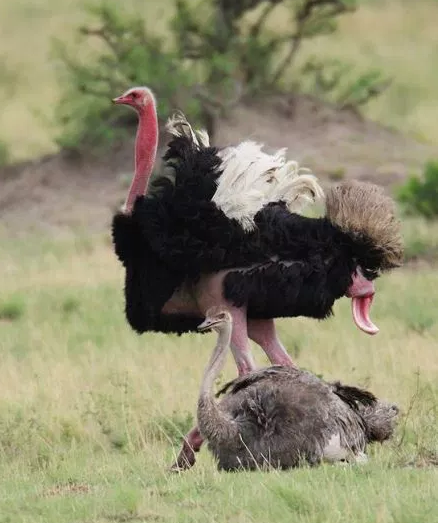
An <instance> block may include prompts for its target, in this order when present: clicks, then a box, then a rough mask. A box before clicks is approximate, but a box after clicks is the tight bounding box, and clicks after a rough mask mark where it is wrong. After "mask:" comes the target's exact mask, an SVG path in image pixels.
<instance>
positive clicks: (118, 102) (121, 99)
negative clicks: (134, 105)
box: [111, 95, 126, 105]
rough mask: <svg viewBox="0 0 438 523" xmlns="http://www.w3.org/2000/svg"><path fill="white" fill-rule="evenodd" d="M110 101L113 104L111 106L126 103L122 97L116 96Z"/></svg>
mask: <svg viewBox="0 0 438 523" xmlns="http://www.w3.org/2000/svg"><path fill="white" fill-rule="evenodd" d="M111 101H112V102H113V104H118V105H120V104H124V103H125V102H126V100H125V98H124V96H123V95H122V96H118V97H117V98H113V99H112V100H111Z"/></svg>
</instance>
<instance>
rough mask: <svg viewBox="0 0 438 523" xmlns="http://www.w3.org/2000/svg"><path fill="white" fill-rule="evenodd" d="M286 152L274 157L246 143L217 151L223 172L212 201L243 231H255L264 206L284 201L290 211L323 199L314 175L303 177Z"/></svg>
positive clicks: (260, 148) (283, 150)
mask: <svg viewBox="0 0 438 523" xmlns="http://www.w3.org/2000/svg"><path fill="white" fill-rule="evenodd" d="M285 154H286V150H285V149H280V150H278V151H276V152H275V153H273V154H267V153H265V152H263V151H262V145H261V144H259V143H255V142H252V141H245V142H242V143H240V144H239V145H237V146H235V147H227V148H225V149H223V150H222V151H220V152H219V155H220V157H221V160H222V168H223V172H222V174H221V176H220V177H219V180H218V188H217V190H216V193H215V195H214V197H213V199H212V200H213V202H214V203H215V205H216V206H217V207H219V209H221V210H222V211H223V212H224V213H225V214H226V215H227V217H228V218H232V219H235V220H237V221H238V222H239V223H240V225H241V226H242V228H243V229H244V230H246V231H250V230H251V229H255V227H256V226H255V223H254V217H255V215H256V214H257V213H258V212H259V211H260V210H261V209H262V208H263V207H264V206H265V205H267V204H269V203H274V202H279V201H283V202H286V204H287V206H288V208H289V210H290V211H291V212H299V211H301V210H302V209H303V207H304V206H305V205H306V204H307V203H309V202H313V201H315V200H316V199H318V198H321V197H322V196H323V191H322V189H321V187H320V185H319V183H318V180H317V179H316V177H315V176H313V175H312V174H310V173H308V171H306V174H302V173H303V172H304V169H300V168H299V166H298V163H297V162H294V161H286V159H285Z"/></svg>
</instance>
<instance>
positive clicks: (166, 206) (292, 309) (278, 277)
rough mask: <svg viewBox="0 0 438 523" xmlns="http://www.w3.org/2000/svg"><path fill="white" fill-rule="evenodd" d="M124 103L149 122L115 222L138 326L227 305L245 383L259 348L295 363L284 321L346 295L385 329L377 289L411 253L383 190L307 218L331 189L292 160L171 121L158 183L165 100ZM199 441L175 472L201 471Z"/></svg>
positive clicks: (343, 198) (353, 192) (346, 188)
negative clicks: (159, 110)
mask: <svg viewBox="0 0 438 523" xmlns="http://www.w3.org/2000/svg"><path fill="white" fill-rule="evenodd" d="M115 103H118V104H123V105H128V106H129V107H131V108H133V109H134V110H135V111H136V112H137V113H138V115H139V128H138V132H137V140H136V148H135V151H136V152H135V159H136V172H135V176H134V178H133V181H132V184H131V188H130V190H129V194H128V198H127V200H126V205H125V208H124V210H123V211H122V212H120V213H117V214H116V215H115V216H114V219H113V239H114V245H115V251H116V253H117V255H118V257H119V259H120V260H121V262H122V263H123V265H124V266H125V269H126V273H125V302H126V316H127V319H128V322H129V324H130V325H131V326H132V328H133V329H135V330H136V331H137V332H139V333H141V332H146V331H155V332H177V333H179V334H181V333H184V332H190V331H195V330H196V326H197V325H198V324H199V322H200V321H202V318H204V317H205V314H206V311H207V310H208V309H209V308H210V307H212V306H223V307H226V308H227V309H228V311H229V312H230V313H231V315H232V317H233V327H232V333H231V350H232V353H233V356H234V359H235V361H236V365H237V368H238V372H239V374H240V375H243V374H245V373H247V372H250V371H252V370H254V368H255V365H254V360H253V358H252V354H251V349H250V345H249V339H251V340H252V341H254V342H256V343H257V344H258V345H260V347H262V349H263V350H264V351H265V353H266V354H267V356H268V358H269V360H270V362H271V363H272V364H281V365H293V362H292V360H291V358H290V356H289V354H288V353H287V350H286V348H285V347H284V345H283V344H282V343H281V340H280V338H279V336H278V335H277V332H276V329H275V324H274V319H275V318H279V317H297V316H307V317H311V318H316V319H324V318H327V317H328V316H330V315H331V314H332V307H333V304H334V302H335V301H336V300H337V299H339V298H341V297H343V296H347V297H349V298H351V300H352V311H353V319H354V321H355V323H356V325H357V326H358V327H359V328H360V329H361V330H363V331H364V332H366V333H368V334H375V333H376V332H377V331H378V329H377V327H376V326H375V325H374V324H373V323H372V321H371V320H370V317H369V311H370V306H371V303H372V300H373V297H374V293H375V288H374V282H373V280H374V279H376V278H377V277H378V276H379V275H380V273H381V272H384V271H388V270H391V269H392V268H394V267H397V266H399V265H400V264H401V260H402V255H403V249H402V244H401V238H400V226H399V223H398V221H397V219H396V217H395V210H394V203H393V201H392V200H391V199H390V198H389V197H387V196H386V195H385V194H384V193H383V191H382V189H381V188H379V187H377V186H375V185H372V184H366V183H359V182H343V183H341V184H339V186H337V187H333V188H331V189H330V190H329V191H328V192H327V195H326V214H325V216H324V217H320V218H308V217H304V216H301V215H299V214H297V213H296V211H299V210H300V209H301V208H302V206H303V203H305V202H306V201H309V200H310V201H313V200H314V199H315V198H316V197H317V196H319V195H321V189H320V187H319V185H318V182H317V181H316V179H315V178H314V177H313V176H311V175H309V174H301V173H300V172H299V169H298V167H297V164H296V162H287V161H286V159H285V157H284V151H279V152H277V153H275V154H273V155H268V154H266V153H264V152H262V150H261V146H260V145H259V144H254V143H253V142H249V141H245V142H242V143H241V144H239V145H237V146H229V147H225V148H223V149H218V148H215V147H211V146H210V144H209V139H208V136H207V134H206V133H205V132H199V131H197V132H195V131H193V129H192V128H191V126H190V125H189V124H188V122H187V121H186V120H185V118H184V117H183V116H181V115H180V116H178V117H175V118H173V119H171V120H170V121H169V123H168V130H169V131H170V134H171V135H172V140H171V142H170V143H169V145H168V148H167V151H166V153H165V156H164V168H163V170H162V172H160V173H158V175H157V178H156V180H155V181H154V182H153V183H149V179H150V176H151V173H152V167H153V165H154V161H155V156H156V150H157V140H158V124H157V114H156V108H155V107H156V106H155V98H154V96H153V95H152V93H151V91H150V90H149V89H147V88H144V87H142V88H133V89H130V90H128V91H127V92H126V93H124V94H123V95H122V96H120V97H119V98H117V99H115ZM201 444H202V438H201V436H200V434H199V431H198V430H197V429H196V428H194V429H193V430H192V431H191V432H190V434H188V435H187V437H186V438H185V441H184V445H183V449H182V451H181V454H180V456H179V458H178V460H177V463H176V467H177V468H178V467H179V468H180V467H186V468H187V467H190V466H191V465H193V464H194V462H195V454H194V453H195V452H196V451H197V450H199V448H200V446H201Z"/></svg>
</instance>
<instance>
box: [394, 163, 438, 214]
mask: <svg viewBox="0 0 438 523" xmlns="http://www.w3.org/2000/svg"><path fill="white" fill-rule="evenodd" d="M397 196H398V200H399V201H400V202H401V203H402V204H403V205H404V207H405V209H406V211H407V212H408V213H410V214H420V215H422V216H424V217H425V218H427V219H429V220H431V219H436V218H437V217H438V161H430V162H428V163H426V165H425V167H424V172H423V176H422V177H421V178H420V177H418V176H411V177H410V178H409V180H408V181H407V182H406V183H405V184H404V185H403V186H402V187H401V188H400V189H399V191H398V195H397Z"/></svg>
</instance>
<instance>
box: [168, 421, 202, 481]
mask: <svg viewBox="0 0 438 523" xmlns="http://www.w3.org/2000/svg"><path fill="white" fill-rule="evenodd" d="M203 442H204V439H203V438H202V436H201V433H200V432H199V429H198V427H194V428H193V429H192V430H191V431H190V432H189V433H188V434H187V436H185V438H184V443H183V446H182V449H181V451H180V453H179V454H178V457H177V458H176V461H175V463H174V464H173V465H172V466H171V467H170V469H169V470H170V472H183V471H184V470H188V469H190V468H192V467H193V465H194V464H195V463H196V456H195V452H199V449H200V448H201V446H202V443H203Z"/></svg>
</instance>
